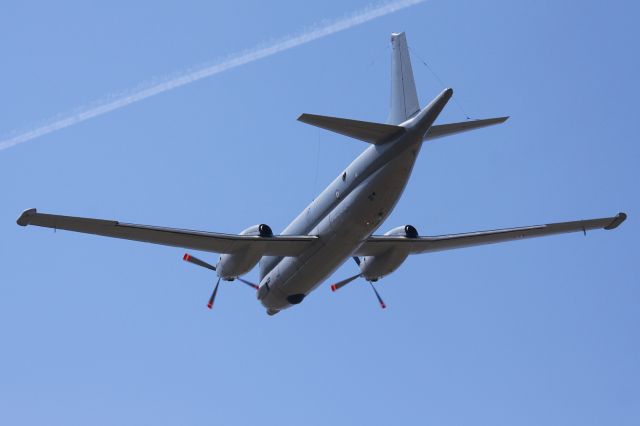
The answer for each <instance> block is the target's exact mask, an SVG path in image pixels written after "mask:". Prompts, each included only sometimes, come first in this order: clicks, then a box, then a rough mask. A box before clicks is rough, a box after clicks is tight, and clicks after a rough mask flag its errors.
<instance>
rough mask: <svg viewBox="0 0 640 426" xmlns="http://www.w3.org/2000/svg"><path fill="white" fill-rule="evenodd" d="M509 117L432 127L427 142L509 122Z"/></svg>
mask: <svg viewBox="0 0 640 426" xmlns="http://www.w3.org/2000/svg"><path fill="white" fill-rule="evenodd" d="M508 118H509V117H498V118H486V119H484V120H469V121H461V122H460V123H449V124H436V125H434V126H431V128H430V129H429V131H428V132H427V134H426V135H425V137H424V139H425V140H429V141H430V140H432V139H437V138H442V137H444V136H450V135H455V134H456V133H462V132H468V131H469V130H475V129H480V128H482V127H487V126H493V125H494V124H501V123H504V122H505V121H507V119H508Z"/></svg>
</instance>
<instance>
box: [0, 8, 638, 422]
mask: <svg viewBox="0 0 640 426" xmlns="http://www.w3.org/2000/svg"><path fill="white" fill-rule="evenodd" d="M368 4H369V3H368V2H367V1H366V0H358V1H348V2H345V1H334V0H330V1H323V2H294V1H290V2H279V1H276V2H261V1H257V0H235V1H233V2H193V3H191V4H189V5H185V4H184V2H177V1H176V2H162V4H159V3H158V2H137V3H136V4H135V5H132V4H131V2H124V1H114V2H108V4H107V3H104V5H95V4H91V5H89V4H88V3H87V2H80V1H75V2H71V1H60V2H55V4H54V3H53V2H13V3H7V4H5V5H3V6H2V10H1V11H0V54H1V55H2V59H3V60H2V64H3V65H2V69H1V71H0V75H1V76H2V78H1V79H0V117H2V118H1V119H0V138H4V137H6V136H7V135H10V134H11V132H12V131H14V130H18V131H21V130H22V131H24V130H29V129H31V128H34V127H35V126H37V125H39V124H42V123H46V122H47V120H49V119H51V118H53V117H55V116H57V115H58V114H65V113H69V112H71V111H74V110H75V109H76V108H78V107H81V106H83V105H89V104H91V103H92V102H94V101H96V100H100V99H105V98H106V97H108V96H110V95H114V94H116V93H119V92H122V91H127V90H129V89H132V88H135V87H136V86H138V85H140V84H149V83H150V82H151V81H153V79H154V78H163V77H166V76H167V75H172V74H174V73H179V72H181V71H183V70H185V69H189V68H191V67H193V66H198V65H201V64H203V63H209V62H215V61H216V60H218V59H220V58H224V57H225V56H227V55H229V54H233V53H236V52H238V51H242V50H245V49H249V48H252V47H254V46H256V45H258V44H261V43H265V42H268V41H270V40H273V39H275V38H279V37H282V36H286V35H290V34H293V33H297V32H299V31H301V30H303V29H304V28H307V27H309V26H311V25H314V24H317V23H318V22H321V21H322V20H325V19H333V18H337V17H340V16H343V15H345V14H347V13H350V12H352V11H354V10H357V9H361V8H363V7H365V6H367V5H368ZM639 11H640V9H639V6H637V5H636V3H635V2H631V1H610V2H601V1H598V2H596V1H562V2H557V1H537V2H513V1H507V0H502V1H499V0H488V1H482V2H478V1H471V0H468V1H444V0H431V1H427V2H425V3H423V4H420V5H418V6H415V7H412V8H410V9H406V10H403V11H400V12H398V13H395V14H392V15H388V16H386V17H383V18H380V19H378V20H375V21H372V22H369V23H367V24H364V25H362V26H358V27H356V28H353V29H350V30H347V31H344V32H341V33H338V34H334V35H332V36H329V37H326V38H323V39H321V40H317V41H314V42H311V43H309V44H306V45H304V46H300V47H297V48H295V49H291V50H288V51H286V52H283V53H280V54H278V55H275V56H272V57H269V58H266V59H263V60H260V61H257V62H254V63H251V64H248V65H245V66H243V67H239V68H236V69H234V70H231V71H228V72H226V73H222V74H219V75H217V76H214V77H211V78H208V79H204V80H201V81H199V82H197V83H194V84H191V85H188V86H184V87H182V88H179V89H176V90H173V91H170V92H167V93H164V94H162V95H159V96H156V97H153V98H150V99H147V100H144V101H142V102H139V103H136V104H134V105H131V106H128V107H125V108H122V109H120V110H118V111H115V112H112V113H109V114H107V115H104V116H101V117H98V118H95V119H92V120H89V121H86V122H83V123H81V124H78V125H77V126H73V127H70V128H67V129H64V130H61V131H58V132H55V133H52V134H49V135H46V136H43V137H41V138H39V139H35V140H33V141H29V142H27V143H24V144H21V145H19V146H15V147H13V148H9V149H6V150H3V151H0V182H1V184H0V185H2V194H3V197H2V202H0V236H1V238H0V259H2V260H1V261H0V265H1V268H0V324H1V325H0V338H1V341H2V346H1V350H0V423H1V424H7V425H9V424H11V425H40V424H47V425H85V424H93V425H112V424H124V425H129V424H130V425H140V424H153V425H165V424H166V425H175V424H190V425H191V424H192V425H205V424H206V425H209V424H220V425H254V424H264V425H275V424H280V425H281V424H285V425H287V424H308V425H327V424H434V425H472V424H473V425H492V426H496V425H510V426H511V425H514V424H517V425H542V424H544V425H567V424H580V425H602V424H616V425H637V424H639V423H640V339H638V329H639V327H640V310H639V306H640V288H639V284H640V273H639V271H638V263H639V262H638V261H639V260H640V257H639V255H638V248H637V246H638V237H639V236H640V235H639V230H640V226H639V224H638V223H639V222H638V219H637V217H638V215H639V214H640V201H639V199H638V189H637V187H638V178H639V173H638V164H639V162H640V148H639V147H638V146H639V144H638V136H637V134H638V129H637V122H638V119H637V110H638V107H637V99H638V98H639V97H640V90H639V89H640V85H639V84H638V80H637V76H638V74H639V72H640V66H639V64H640V62H639V59H638V54H637V43H638V40H639V39H640V30H639V29H638V25H637V22H638V17H639V13H638V12H639ZM394 31H406V32H407V36H408V41H409V45H410V46H411V49H412V50H413V52H414V53H416V54H418V55H419V56H420V57H422V58H423V59H426V60H427V61H428V62H429V65H431V67H432V68H433V69H434V70H435V71H436V72H437V73H438V76H439V77H440V79H441V80H442V81H443V82H444V84H446V85H448V86H451V87H453V88H454V90H455V95H454V96H455V99H457V101H458V103H457V104H456V103H453V102H451V103H450V104H449V105H448V106H447V108H446V110H445V111H444V113H443V114H442V116H441V118H440V122H447V121H460V120H464V119H465V114H464V113H463V112H462V110H464V111H466V113H467V114H468V115H470V116H471V117H472V118H483V117H492V116H499V115H511V117H512V118H511V119H510V120H509V121H508V122H507V123H506V124H504V125H502V126H498V127H494V128H490V129H485V130H479V131H476V132H473V133H470V134H467V135H461V136H457V137H452V138H447V139H440V140H438V141H437V142H434V143H432V144H427V145H425V146H424V148H423V150H422V152H421V157H420V158H419V160H418V162H417V164H416V168H415V170H414V174H413V176H412V178H411V181H410V183H409V185H408V187H407V190H406V191H405V193H404V195H403V198H402V200H401V201H400V203H399V204H398V206H397V208H396V210H395V212H394V213H393V214H392V216H391V217H390V218H389V219H388V221H387V222H386V223H385V224H384V225H383V226H382V228H381V229H380V230H379V231H380V232H381V233H382V232H384V231H386V230H388V229H390V228H392V227H395V226H398V225H403V224H412V225H414V226H415V227H416V228H417V229H418V230H419V231H420V232H421V234H423V235H435V234H446V233H456V232H466V231H474V230H482V229H493V228H500V227H510V226H519V225H532V224H539V223H545V222H553V221H563V220H573V219H580V218H591V217H602V216H610V215H614V214H616V213H617V212H618V211H626V212H627V213H628V214H629V219H628V220H627V222H625V223H624V224H623V225H622V226H621V227H620V228H618V229H617V230H615V231H611V232H605V231H594V232H591V233H589V234H588V235H587V237H586V238H585V237H584V236H582V234H574V235H565V236H557V237H549V238H544V239H537V240H529V241H525V242H515V243H508V244H503V245H494V246H485V247H480V248H470V249H464V250H459V251H450V252H443V253H437V254H431V255H422V256H415V257H412V258H410V259H409V260H408V261H407V262H406V263H405V264H404V265H403V266H402V267H401V268H400V269H399V270H398V271H397V272H396V273H395V274H393V275H391V276H389V277H387V278H385V279H384V280H382V281H381V282H380V284H379V286H378V288H379V290H380V292H381V294H382V296H383V298H384V299H385V302H386V303H387V305H388V309H386V310H385V311H382V310H380V309H379V307H378V305H377V303H376V301H375V298H374V296H373V294H372V293H371V290H370V289H369V288H367V286H366V284H365V283H364V282H356V283H353V284H351V285H350V286H349V287H347V288H345V289H344V290H342V291H340V292H339V293H335V294H332V293H331V292H330V291H329V284H330V282H327V283H325V284H324V285H323V286H322V287H320V288H319V289H318V290H317V291H316V292H315V293H313V294H312V295H311V296H310V297H308V298H307V299H306V300H305V301H304V303H303V304H302V305H300V306H298V307H295V308H293V309H290V310H288V311H285V312H283V313H281V314H278V315H276V316H274V317H267V316H266V314H265V313H264V310H263V308H262V307H261V306H260V305H259V303H257V301H256V300H255V295H254V293H253V292H252V291H251V290H249V289H247V288H245V286H242V285H240V284H236V283H223V285H222V286H221V290H220V293H219V295H218V299H217V303H216V307H215V309H214V310H213V311H209V310H208V309H206V307H205V305H206V301H207V299H208V297H209V293H210V291H211V288H212V285H213V283H214V279H215V276H214V274H212V273H209V272H208V271H206V270H204V269H200V268H196V267H193V266H191V265H188V264H186V263H185V262H183V261H182V260H181V259H182V254H183V253H184V251H183V250H180V249H176V248H170V247H162V246H153V245H146V244H142V243H134V242H127V241H120V240H112V239H106V238H99V237H92V236H87V235H82V234H73V233H67V232H62V231H60V232H57V233H54V232H53V231H51V230H46V229H41V228H36V227H31V228H26V229H25V228H21V227H18V226H17V225H16V224H15V219H16V218H17V216H18V215H19V214H20V212H21V211H22V210H24V209H26V208H29V207H37V208H38V209H39V210H41V211H43V212H52V213H60V214H70V215H79V216H90V217H98V218H104V219H117V220H121V221H126V222H133V223H144V224H153V225H163V226H173V227H182V228H189V229H202V230H212V231H220V232H230V233H233V232H238V231H240V230H242V229H244V228H246V227H248V226H250V225H253V224H256V223H268V224H270V225H271V227H272V228H273V229H274V230H275V231H279V230H281V229H282V228H284V227H285V226H286V224H287V223H289V221H290V220H291V219H293V217H295V216H296V215H297V213H298V212H299V211H300V210H301V209H302V208H303V207H304V206H305V205H306V204H307V203H308V202H309V201H311V200H312V199H313V197H314V195H315V194H316V193H317V192H319V191H320V190H321V189H322V188H324V186H325V185H326V184H327V183H328V182H329V181H330V180H331V179H333V178H334V177H335V176H336V175H337V174H338V173H340V172H341V171H342V169H343V167H344V166H345V165H346V164H348V163H349V162H350V161H351V160H352V159H353V158H354V157H355V156H356V155H357V154H358V153H359V152H360V151H362V150H363V149H364V148H365V146H364V144H363V143H361V142H359V141H355V140H349V139H347V138H344V137H341V136H337V135H334V134H330V133H327V132H324V131H320V130H317V129H315V128H312V127H309V126H305V125H303V124H301V123H298V122H296V121H295V118H296V117H297V116H298V115H299V114H300V113H302V112H310V113H318V114H326V115H335V116H341V117H349V118H356V119H363V120H370V121H384V120H385V118H386V115H387V108H388V101H389V100H388V97H389V56H390V49H389V34H390V33H391V32H394ZM413 64H414V65H413V66H414V73H415V76H416V83H417V86H418V93H419V96H420V99H421V102H422V104H426V103H427V102H428V101H429V100H430V99H431V98H432V97H433V96H435V95H436V94H437V93H438V92H439V91H440V90H441V89H442V88H443V84H442V82H441V81H439V80H438V79H437V78H435V77H434V75H433V74H432V73H431V72H430V71H429V70H428V68H427V67H426V66H424V65H423V64H421V62H420V61H419V60H418V58H417V57H415V55H414V57H413ZM200 255H201V256H202V257H203V258H205V259H208V260H211V261H214V260H215V255H213V254H202V253H201V254H200ZM355 271H356V269H355V265H353V264H352V263H347V264H345V265H344V266H343V267H341V268H340V269H339V270H338V271H337V272H336V274H335V275H334V276H333V277H332V279H331V280H330V281H337V280H339V279H342V278H344V277H346V276H349V275H351V274H353V273H355ZM247 277H248V278H250V279H254V280H255V279H257V270H254V271H253V272H252V273H251V274H249V275H248V276H247Z"/></svg>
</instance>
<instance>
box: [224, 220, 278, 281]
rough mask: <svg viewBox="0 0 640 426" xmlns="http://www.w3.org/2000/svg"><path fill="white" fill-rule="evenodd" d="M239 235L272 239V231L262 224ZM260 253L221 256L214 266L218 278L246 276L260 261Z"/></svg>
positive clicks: (246, 252) (248, 252)
mask: <svg viewBox="0 0 640 426" xmlns="http://www.w3.org/2000/svg"><path fill="white" fill-rule="evenodd" d="M240 235H254V236H257V237H264V238H269V237H273V231H272V230H271V228H270V227H269V225H265V224H264V223H262V224H260V225H254V226H251V227H249V228H247V229H245V230H244V231H242V232H240ZM261 257H262V256H261V253H260V252H256V251H254V250H251V249H249V250H246V251H244V252H242V253H234V254H223V255H222V256H220V260H219V261H218V264H217V265H216V272H217V273H218V276H219V277H221V278H222V279H225V280H233V279H234V278H237V277H239V276H241V275H244V274H246V273H247V272H249V271H250V270H251V269H253V267H254V266H256V264H257V263H258V262H259V261H260V258H261Z"/></svg>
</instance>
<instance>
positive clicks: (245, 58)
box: [0, 0, 426, 150]
mask: <svg viewBox="0 0 640 426" xmlns="http://www.w3.org/2000/svg"><path fill="white" fill-rule="evenodd" d="M424 1H426V0H396V1H390V2H384V3H379V4H376V5H372V6H369V7H367V8H365V9H362V10H359V11H356V12H354V13H352V14H350V15H348V16H346V17H344V18H340V19H336V20H334V21H330V22H323V23H321V24H320V25H316V26H314V27H312V28H310V29H308V30H306V31H303V32H302V33H299V34H297V35H293V36H289V37H285V38H283V39H280V40H277V41H275V42H273V43H272V44H268V45H266V46H259V47H256V48H253V49H251V50H248V51H245V52H241V53H239V54H235V55H232V56H230V57H229V58H228V59H225V60H223V61H222V62H218V63H216V64H213V65H208V66H205V67H202V68H199V69H196V70H190V71H186V72H185V73H183V74H182V75H179V76H178V77H174V78H171V79H168V80H165V81H163V82H161V83H157V84H154V85H152V86H150V87H148V88H145V89H141V90H137V91H134V92H132V93H129V94H126V95H123V96H122V97H119V98H117V99H115V100H111V101H108V102H104V103H101V104H99V105H97V106H93V107H88V108H86V109H84V110H81V111H80V112H76V113H72V114H71V115H69V116H67V117H64V118H61V119H58V120H55V121H53V122H51V123H49V124H46V125H44V126H41V127H37V128H35V129H32V130H29V131H26V132H24V133H21V134H18V135H16V136H11V137H9V138H7V139H4V140H2V141H0V150H4V149H7V148H10V147H12V146H15V145H18V144H21V143H24V142H27V141H30V140H32V139H35V138H38V137H40V136H44V135H47V134H49V133H52V132H55V131H56V130H60V129H64V128H65V127H69V126H73V125H74V124H78V123H80V122H83V121H85V120H89V119H90V118H94V117H97V116H99V115H102V114H106V113H108V112H111V111H114V110H116V109H120V108H122V107H125V106H127V105H130V104H132V103H134V102H138V101H141V100H143V99H146V98H149V97H151V96H155V95H158V94H160V93H164V92H166V91H168V90H171V89H175V88H177V87H180V86H184V85H185V84H189V83H193V82H195V81H198V80H201V79H203V78H206V77H210V76H212V75H216V74H220V73H221V72H224V71H227V70H230V69H232V68H236V67H239V66H240V65H244V64H248V63H249V62H253V61H257V60H258V59H262V58H266V57H267V56H271V55H275V54H276V53H279V52H282V51H285V50H288V49H291V48H293V47H296V46H300V45H303V44H305V43H309V42H310V41H314V40H317V39H320V38H323V37H326V36H328V35H331V34H334V33H337V32H339V31H343V30H347V29H349V28H353V27H355V26H357V25H360V24H364V23H365V22H369V21H371V20H373V19H376V18H379V17H381V16H385V15H388V14H390V13H393V12H396V11H398V10H401V9H405V8H407V7H410V6H413V5H416V4H419V3H422V2H424Z"/></svg>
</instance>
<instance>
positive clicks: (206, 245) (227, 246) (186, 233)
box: [17, 209, 318, 256]
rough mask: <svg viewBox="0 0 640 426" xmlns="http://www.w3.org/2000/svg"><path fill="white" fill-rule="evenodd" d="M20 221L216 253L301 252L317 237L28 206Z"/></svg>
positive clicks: (271, 254)
mask: <svg viewBox="0 0 640 426" xmlns="http://www.w3.org/2000/svg"><path fill="white" fill-rule="evenodd" d="M17 223H18V225H21V226H27V225H35V226H42V227H45V228H54V229H64V230H67V231H74V232H82V233H85V234H94V235H101V236H104V237H113V238H121V239H125V240H133V241H141V242H145V243H152V244H161V245H165V246H173V247H181V248H188V249H193V250H201V251H208V252H213V253H230V254H232V253H239V252H243V251H245V250H248V249H251V250H252V251H254V252H260V253H262V255H263V256H298V255H299V254H300V253H301V252H302V251H303V250H304V249H306V248H307V247H308V246H309V244H310V243H312V242H313V241H315V240H317V238H318V237H315V236H312V235H300V236H295V235H286V236H273V237H260V236H252V235H236V234H221V233H216V232H206V231H190V230H185V229H176V228H164V227H160V226H149V225H135V224H130V223H122V222H118V221H115V220H102V219H91V218H84V217H73V216H60V215H53V214H46V213H38V212H37V211H36V209H29V210H26V211H25V212H24V213H22V215H20V217H19V218H18V220H17Z"/></svg>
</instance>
